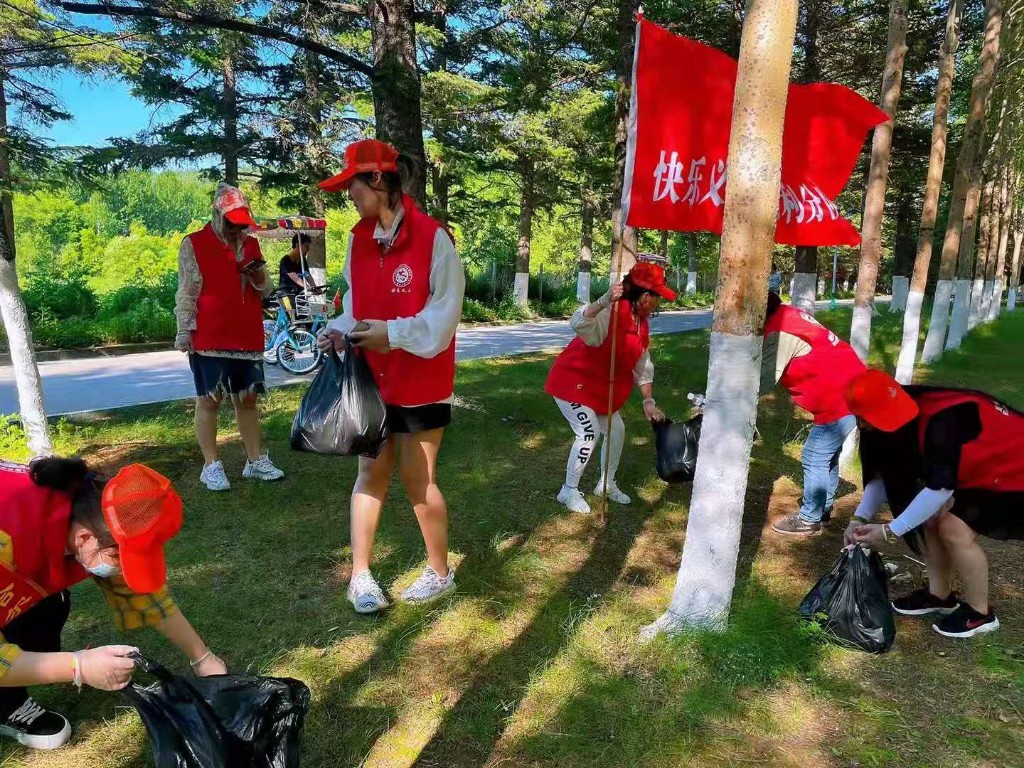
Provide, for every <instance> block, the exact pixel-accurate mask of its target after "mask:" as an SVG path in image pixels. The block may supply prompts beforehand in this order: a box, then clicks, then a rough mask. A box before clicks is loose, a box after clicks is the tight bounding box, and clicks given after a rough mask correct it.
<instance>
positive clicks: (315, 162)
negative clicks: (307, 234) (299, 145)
mask: <svg viewBox="0 0 1024 768" xmlns="http://www.w3.org/2000/svg"><path fill="white" fill-rule="evenodd" d="M303 76H304V80H305V83H306V92H305V94H304V95H303V101H304V104H305V108H306V142H307V143H306V158H307V160H308V165H309V170H310V175H311V177H312V178H311V179H310V182H309V187H308V189H309V197H310V200H311V201H312V203H313V215H315V216H318V217H320V218H323V217H324V216H325V215H326V214H327V202H326V200H325V199H324V191H323V190H322V189H320V185H319V184H318V182H319V180H320V179H326V178H327V165H328V162H327V161H328V158H329V157H330V150H329V149H328V148H327V147H326V146H324V134H323V124H324V105H323V101H322V98H321V96H320V57H319V56H318V55H317V54H315V53H313V52H312V51H305V66H304V67H303Z"/></svg>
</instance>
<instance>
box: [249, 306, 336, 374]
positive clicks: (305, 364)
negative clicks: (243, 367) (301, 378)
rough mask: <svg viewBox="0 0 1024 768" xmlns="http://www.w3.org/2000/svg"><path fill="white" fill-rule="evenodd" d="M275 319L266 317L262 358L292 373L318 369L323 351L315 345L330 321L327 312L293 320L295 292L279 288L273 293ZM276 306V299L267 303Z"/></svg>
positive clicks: (304, 372)
mask: <svg viewBox="0 0 1024 768" xmlns="http://www.w3.org/2000/svg"><path fill="white" fill-rule="evenodd" d="M274 298H275V299H276V300H277V301H276V304H277V306H276V315H275V319H274V320H270V319H269V318H267V319H264V321H263V359H264V360H265V361H266V362H268V363H271V364H274V363H277V364H279V365H280V366H281V367H282V368H284V369H285V370H286V371H288V372H289V373H294V374H298V375H303V374H307V373H310V372H311V371H314V370H316V368H317V367H318V366H319V365H320V364H321V363H322V362H323V353H322V352H321V351H320V349H319V347H317V345H316V337H317V333H319V332H320V330H322V329H323V327H324V326H325V325H326V324H327V318H326V316H318V317H316V318H314V319H312V320H309V321H306V322H302V321H293V320H292V314H291V313H292V311H293V310H292V300H293V299H292V296H290V295H289V294H287V293H281V292H280V291H279V292H277V293H275V294H274ZM267 309H268V310H272V309H274V304H273V302H270V303H269V305H268V306H267Z"/></svg>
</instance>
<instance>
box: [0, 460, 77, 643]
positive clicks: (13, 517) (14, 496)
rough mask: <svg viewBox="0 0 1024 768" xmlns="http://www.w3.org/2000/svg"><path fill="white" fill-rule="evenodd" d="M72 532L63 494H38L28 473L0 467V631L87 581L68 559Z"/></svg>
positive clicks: (68, 506) (21, 468)
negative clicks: (34, 607) (44, 601)
mask: <svg viewBox="0 0 1024 768" xmlns="http://www.w3.org/2000/svg"><path fill="white" fill-rule="evenodd" d="M70 526H71V500H70V498H69V497H68V496H67V495H66V494H63V493H60V492H58V491H53V490H50V489H49V488H40V487H39V486H38V485H36V484H35V483H33V482H32V479H31V478H30V477H29V475H28V467H24V466H21V465H19V464H9V463H7V462H0V629H2V628H3V627H4V626H6V625H7V624H8V623H10V621H12V620H13V619H14V618H16V617H17V616H18V615H19V614H21V613H23V612H24V610H28V608H30V607H31V605H32V604H33V603H35V602H37V601H38V600H39V599H40V598H41V597H43V596H45V595H52V594H55V593H57V592H60V591H62V590H64V589H67V588H68V587H70V586H71V585H72V584H77V583H78V582H80V581H82V580H84V579H85V578H86V577H87V576H88V573H86V571H85V569H84V568H82V567H81V566H80V565H79V564H78V563H77V562H76V561H75V560H74V559H73V558H71V557H69V556H68V555H67V545H68V530H69V529H70ZM12 571H14V572H16V575H17V576H18V577H21V580H27V581H28V582H29V584H25V583H24V581H22V582H21V583H19V580H18V579H15V578H12V574H11V572H12ZM26 598H31V600H27V599H26ZM19 603H22V605H21V606H20V607H19Z"/></svg>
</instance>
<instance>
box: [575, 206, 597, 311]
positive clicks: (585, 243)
mask: <svg viewBox="0 0 1024 768" xmlns="http://www.w3.org/2000/svg"><path fill="white" fill-rule="evenodd" d="M593 263H594V205H593V203H592V202H591V199H590V190H584V192H583V226H582V228H581V230H580V265H579V273H578V276H577V278H576V299H577V300H578V301H579V302H580V303H581V304H589V303H590V268H591V266H593Z"/></svg>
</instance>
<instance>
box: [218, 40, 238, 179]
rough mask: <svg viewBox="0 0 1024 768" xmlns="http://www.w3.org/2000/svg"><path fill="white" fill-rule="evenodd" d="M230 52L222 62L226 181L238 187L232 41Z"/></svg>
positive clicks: (227, 44)
mask: <svg viewBox="0 0 1024 768" xmlns="http://www.w3.org/2000/svg"><path fill="white" fill-rule="evenodd" d="M225 46H227V48H228V51H227V53H225V54H224V58H223V60H222V61H221V72H222V73H223V75H224V83H223V90H222V105H221V107H222V109H223V115H224V151H223V161H224V181H225V182H227V183H228V184H230V185H231V186H233V187H237V186H238V154H239V151H238V150H239V148H238V84H237V82H236V80H235V61H234V53H233V51H232V50H231V42H230V40H228V41H226V42H225Z"/></svg>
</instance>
